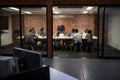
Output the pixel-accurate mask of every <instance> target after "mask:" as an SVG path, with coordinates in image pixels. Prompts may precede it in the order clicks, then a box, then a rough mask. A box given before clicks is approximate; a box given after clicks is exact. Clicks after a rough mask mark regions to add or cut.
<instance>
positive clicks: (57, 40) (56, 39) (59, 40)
mask: <svg viewBox="0 0 120 80" xmlns="http://www.w3.org/2000/svg"><path fill="white" fill-rule="evenodd" d="M92 38H93V45H95V44H96V42H97V41H96V40H97V36H92ZM17 39H20V37H17ZM22 39H24V36H22ZM35 40H36V43H37V42H40V44H44V46H47V37H46V36H44V37H43V36H40V35H37V37H35ZM86 40H87V38H86V37H82V42H83V46H84V44H85V42H86ZM66 42H73V37H70V36H53V44H54V45H57V46H58V47H61V49H63V47H64V44H65V43H66Z"/></svg>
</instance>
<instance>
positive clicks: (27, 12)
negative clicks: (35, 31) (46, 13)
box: [24, 11, 32, 14]
mask: <svg viewBox="0 0 120 80" xmlns="http://www.w3.org/2000/svg"><path fill="white" fill-rule="evenodd" d="M24 13H26V14H32V13H31V12H29V11H24Z"/></svg>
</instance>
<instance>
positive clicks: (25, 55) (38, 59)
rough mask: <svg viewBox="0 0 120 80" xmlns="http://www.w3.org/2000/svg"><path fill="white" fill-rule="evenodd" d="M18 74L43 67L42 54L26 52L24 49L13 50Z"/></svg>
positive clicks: (15, 48)
mask: <svg viewBox="0 0 120 80" xmlns="http://www.w3.org/2000/svg"><path fill="white" fill-rule="evenodd" d="M13 52H14V57H15V62H16V71H17V73H19V72H22V71H26V70H30V69H35V68H39V67H42V66H43V63H42V55H41V53H40V52H36V51H31V50H26V49H22V48H17V47H14V48H13Z"/></svg>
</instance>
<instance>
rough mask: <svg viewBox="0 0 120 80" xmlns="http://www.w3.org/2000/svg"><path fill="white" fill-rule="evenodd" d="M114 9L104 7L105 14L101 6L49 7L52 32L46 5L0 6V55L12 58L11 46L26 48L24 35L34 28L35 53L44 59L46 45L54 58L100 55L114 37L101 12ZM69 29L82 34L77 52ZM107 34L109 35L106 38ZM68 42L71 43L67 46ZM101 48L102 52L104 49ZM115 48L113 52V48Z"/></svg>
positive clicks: (46, 52)
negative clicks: (89, 43)
mask: <svg viewBox="0 0 120 80" xmlns="http://www.w3.org/2000/svg"><path fill="white" fill-rule="evenodd" d="M89 8H90V9H89ZM113 9H114V8H109V7H106V11H104V8H103V7H98V6H52V16H51V17H52V20H53V21H52V23H51V25H52V31H51V28H50V27H49V25H48V21H47V20H48V16H46V15H47V7H46V6H37V7H35V6H34V7H20V8H19V7H1V9H0V12H1V14H0V18H1V20H0V21H1V22H0V25H1V27H0V30H1V37H0V38H1V39H0V40H1V41H0V45H1V48H0V50H1V52H2V53H1V54H3V55H12V54H13V52H12V48H13V47H22V48H25V49H27V46H26V44H25V42H24V36H25V34H27V33H28V32H29V30H30V29H34V30H33V32H34V34H35V36H36V37H37V38H35V46H34V50H35V51H38V52H41V53H42V54H43V55H45V56H47V55H48V53H49V50H48V49H49V48H50V47H48V45H51V46H52V51H53V53H52V54H53V57H55V58H59V57H65V58H69V57H72V58H73V57H74V58H80V57H97V56H98V55H99V53H100V56H101V55H103V53H102V52H103V51H108V50H106V49H108V48H106V46H105V45H106V44H107V45H109V46H110V45H112V44H109V42H110V40H111V39H112V38H113V37H110V36H112V35H111V33H110V31H111V30H112V31H113V28H108V27H107V25H108V26H110V23H111V22H110V21H109V20H107V19H108V18H106V16H104V15H105V14H104V13H106V14H107V15H110V13H109V12H110V10H113ZM118 11H119V7H118V8H116V10H114V12H115V13H119V12H118ZM113 14H114V13H113ZM111 15H112V13H111ZM116 15H117V14H116ZM104 20H105V21H104ZM105 22H106V23H105ZM108 22H109V23H108ZM60 24H62V26H63V27H64V28H63V32H60V33H59V35H58V32H59V31H58V30H60V29H58V27H59V26H60ZM103 24H104V26H103ZM72 29H78V33H80V34H81V39H82V43H81V45H80V47H79V49H80V51H79V52H76V49H75V47H76V46H75V45H74V37H72V36H70V35H69V33H71V31H72ZM88 30H91V33H92V39H93V45H92V46H91V50H92V51H91V52H87V51H86V39H87V37H85V35H86V34H84V33H85V32H87V31H88ZM104 30H105V31H106V33H104ZM49 31H51V33H52V35H49V34H48V32H49ZM112 34H113V33H112ZM108 35H110V36H109V37H107V36H108ZM48 37H49V40H48ZM50 37H52V39H51V40H52V44H48V42H50ZM114 39H116V38H114ZM103 40H104V42H103ZM71 42H72V44H69V43H71ZM103 43H104V44H103ZM104 46H105V49H104V50H103V47H104ZM107 47H108V46H107ZM112 47H114V46H112ZM97 48H99V50H98V49H97ZM114 48H115V49H116V47H114ZM6 49H7V50H6ZM88 49H89V48H88ZM110 50H112V49H110ZM111 54H112V53H111ZM108 55H110V54H108ZM108 55H107V56H108ZM112 56H113V55H112Z"/></svg>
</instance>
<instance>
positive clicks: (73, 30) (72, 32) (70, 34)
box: [68, 28, 75, 37]
mask: <svg viewBox="0 0 120 80" xmlns="http://www.w3.org/2000/svg"><path fill="white" fill-rule="evenodd" d="M74 33H75V29H74V28H73V29H72V31H71V32H70V33H69V35H68V36H70V37H73V35H74Z"/></svg>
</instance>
